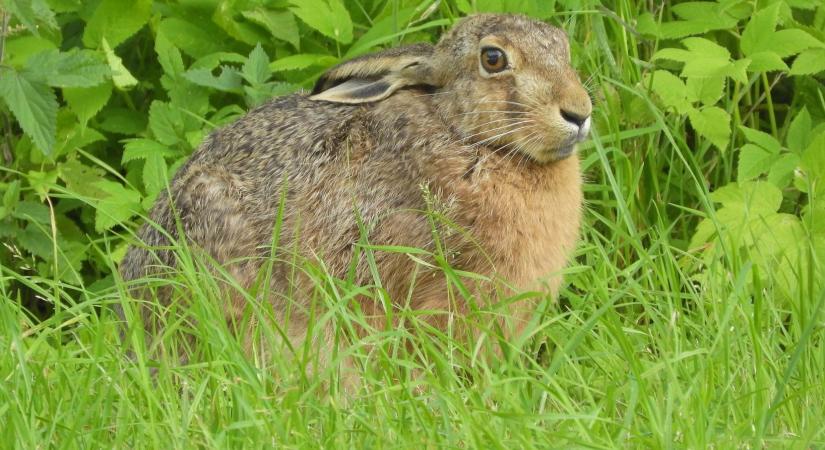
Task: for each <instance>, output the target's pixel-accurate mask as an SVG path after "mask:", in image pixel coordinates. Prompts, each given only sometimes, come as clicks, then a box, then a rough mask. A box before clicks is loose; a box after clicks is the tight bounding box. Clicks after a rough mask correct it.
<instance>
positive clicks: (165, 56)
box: [155, 31, 186, 76]
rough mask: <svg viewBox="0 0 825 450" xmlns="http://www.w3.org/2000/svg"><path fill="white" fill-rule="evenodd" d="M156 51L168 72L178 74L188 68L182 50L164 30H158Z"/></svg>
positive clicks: (173, 74)
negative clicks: (184, 62) (185, 65)
mask: <svg viewBox="0 0 825 450" xmlns="http://www.w3.org/2000/svg"><path fill="white" fill-rule="evenodd" d="M155 53H157V54H158V62H159V63H160V66H161V67H163V71H164V72H165V73H166V74H168V75H170V76H176V75H180V74H182V73H183V71H184V70H186V69H185V67H184V66H183V57H182V56H181V54H180V50H178V48H177V47H175V45H174V44H172V42H171V41H170V40H169V38H168V37H166V33H164V32H161V31H158V34H157V36H155Z"/></svg>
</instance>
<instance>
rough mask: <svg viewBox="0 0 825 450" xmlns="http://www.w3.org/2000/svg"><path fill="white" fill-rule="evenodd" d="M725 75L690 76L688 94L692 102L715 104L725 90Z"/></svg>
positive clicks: (687, 84)
mask: <svg viewBox="0 0 825 450" xmlns="http://www.w3.org/2000/svg"><path fill="white" fill-rule="evenodd" d="M726 81H727V79H726V78H725V77H704V78H696V77H694V78H688V80H687V83H686V87H687V96H688V100H690V101H691V102H694V103H695V102H701V103H702V104H703V105H708V106H710V105H715V104H716V102H718V101H719V99H721V98H722V95H723V94H724V92H725V84H726V83H725V82H726Z"/></svg>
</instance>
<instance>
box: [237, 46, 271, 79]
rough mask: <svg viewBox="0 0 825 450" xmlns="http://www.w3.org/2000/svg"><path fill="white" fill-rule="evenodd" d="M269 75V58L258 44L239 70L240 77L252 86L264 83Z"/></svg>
mask: <svg viewBox="0 0 825 450" xmlns="http://www.w3.org/2000/svg"><path fill="white" fill-rule="evenodd" d="M271 74H272V73H271V72H270V71H269V56H267V54H266V52H265V51H264V49H263V48H262V47H261V44H260V43H259V44H258V45H256V46H255V48H254V49H252V51H251V52H250V53H249V57H248V58H247V60H246V63H245V64H244V65H243V68H242V69H241V75H242V76H243V77H244V79H246V81H247V82H248V83H249V84H251V85H253V86H254V85H259V84H264V83H266V80H268V79H269V76H270V75H271Z"/></svg>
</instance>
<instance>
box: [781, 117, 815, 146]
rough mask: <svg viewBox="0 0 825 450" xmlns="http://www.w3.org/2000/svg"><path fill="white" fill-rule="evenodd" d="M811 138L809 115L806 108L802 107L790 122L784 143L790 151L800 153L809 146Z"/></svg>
mask: <svg viewBox="0 0 825 450" xmlns="http://www.w3.org/2000/svg"><path fill="white" fill-rule="evenodd" d="M812 137H813V135H812V134H811V115H810V114H809V113H808V108H807V107H805V106H803V107H802V110H801V111H799V113H797V114H796V117H794V119H793V121H792V122H791V126H790V127H789V128H788V135H787V136H786V137H785V142H786V143H787V144H788V148H790V149H791V150H793V151H795V152H797V153H802V151H803V150H805V149H806V148H808V145H810V144H811V138H812Z"/></svg>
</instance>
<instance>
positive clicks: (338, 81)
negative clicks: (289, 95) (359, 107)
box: [309, 44, 434, 104]
mask: <svg viewBox="0 0 825 450" xmlns="http://www.w3.org/2000/svg"><path fill="white" fill-rule="evenodd" d="M432 54H433V46H432V45H429V44H416V45H410V46H407V47H399V48H393V49H390V50H386V51H384V52H380V53H375V54H372V55H365V56H361V57H358V58H355V59H353V60H351V61H347V62H345V63H342V64H339V65H337V66H335V67H333V68H332V69H330V70H329V71H328V72H327V73H325V74H324V75H323V76H321V78H320V79H319V80H318V82H317V83H315V87H314V88H313V89H312V94H311V96H310V97H309V98H310V99H312V100H323V101H328V102H335V103H350V104H356V103H367V102H376V101H379V100H383V99H385V98H387V97H389V96H390V95H392V93H393V92H395V91H397V90H398V89H401V88H403V87H405V86H414V85H424V86H432V85H433V78H434V77H433V71H432V68H431V67H430V65H429V64H430V61H431V60H432V58H431V56H432Z"/></svg>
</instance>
